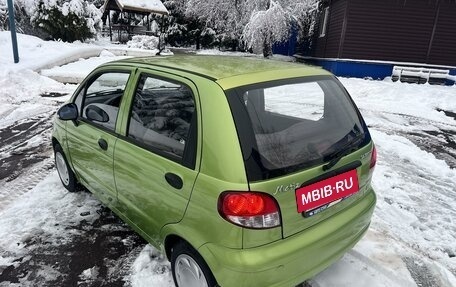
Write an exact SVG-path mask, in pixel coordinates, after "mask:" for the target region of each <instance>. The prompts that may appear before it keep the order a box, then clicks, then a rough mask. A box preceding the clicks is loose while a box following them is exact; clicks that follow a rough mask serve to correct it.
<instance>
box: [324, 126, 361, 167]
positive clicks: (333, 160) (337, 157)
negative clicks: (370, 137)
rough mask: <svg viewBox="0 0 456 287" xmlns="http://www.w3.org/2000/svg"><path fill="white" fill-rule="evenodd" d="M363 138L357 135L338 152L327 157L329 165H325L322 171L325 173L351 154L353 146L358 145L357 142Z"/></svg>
mask: <svg viewBox="0 0 456 287" xmlns="http://www.w3.org/2000/svg"><path fill="white" fill-rule="evenodd" d="M363 138H364V133H359V134H357V135H356V136H355V137H354V138H352V139H351V140H350V141H348V142H347V143H345V144H344V145H343V146H342V148H341V149H340V150H339V151H338V152H336V153H334V154H332V155H330V156H329V157H328V160H329V163H327V164H325V165H324V166H323V170H324V171H327V170H328V169H330V168H332V167H333V166H335V165H336V164H337V163H338V162H339V160H340V159H341V158H342V157H344V156H346V155H347V154H349V153H351V152H352V151H353V148H352V146H353V145H354V144H358V143H359V141H360V140H362V139H363Z"/></svg>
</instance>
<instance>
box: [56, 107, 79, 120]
mask: <svg viewBox="0 0 456 287" xmlns="http://www.w3.org/2000/svg"><path fill="white" fill-rule="evenodd" d="M57 116H58V117H59V119H61V120H62V121H75V120H76V119H77V118H78V107H77V106H76V105H75V104H74V103H69V104H66V105H64V106H62V107H61V108H60V109H59V110H58V111H57Z"/></svg>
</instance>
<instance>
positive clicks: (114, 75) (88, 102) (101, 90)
mask: <svg viewBox="0 0 456 287" xmlns="http://www.w3.org/2000/svg"><path fill="white" fill-rule="evenodd" d="M129 76H130V73H128V72H106V73H103V74H101V75H99V76H97V77H96V78H95V79H94V80H92V81H89V83H88V86H87V89H86V93H85V98H84V100H83V104H82V113H81V116H82V118H84V119H86V120H87V121H90V122H92V123H94V124H97V125H100V126H102V127H104V128H106V129H108V130H111V131H114V130H115V127H116V122H117V115H118V113H119V107H120V102H121V100H122V96H123V94H124V92H125V87H126V85H127V82H128V78H129ZM78 98H79V95H78V97H77V98H76V100H78Z"/></svg>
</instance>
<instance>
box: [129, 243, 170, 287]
mask: <svg viewBox="0 0 456 287" xmlns="http://www.w3.org/2000/svg"><path fill="white" fill-rule="evenodd" d="M170 269H171V266H170V264H169V262H168V261H167V259H166V258H164V257H163V255H162V254H160V253H159V252H158V250H157V249H155V248H154V247H152V246H150V245H146V247H144V249H143V250H142V251H141V253H140V254H139V255H138V257H137V258H136V260H135V262H134V263H133V266H132V276H131V279H130V280H131V285H132V287H148V286H150V283H151V282H154V284H153V285H154V286H156V287H168V286H173V285H174V283H173V279H172V275H171V272H170Z"/></svg>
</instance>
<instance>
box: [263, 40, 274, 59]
mask: <svg viewBox="0 0 456 287" xmlns="http://www.w3.org/2000/svg"><path fill="white" fill-rule="evenodd" d="M263 56H264V57H265V58H267V57H270V56H272V44H271V40H270V38H269V36H267V37H265V38H264V42H263Z"/></svg>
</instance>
